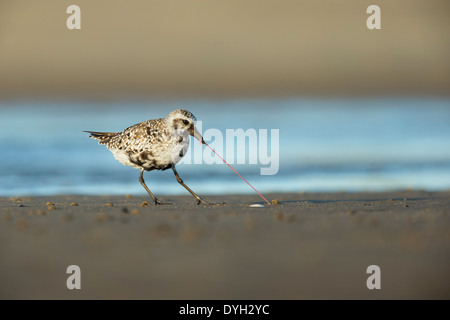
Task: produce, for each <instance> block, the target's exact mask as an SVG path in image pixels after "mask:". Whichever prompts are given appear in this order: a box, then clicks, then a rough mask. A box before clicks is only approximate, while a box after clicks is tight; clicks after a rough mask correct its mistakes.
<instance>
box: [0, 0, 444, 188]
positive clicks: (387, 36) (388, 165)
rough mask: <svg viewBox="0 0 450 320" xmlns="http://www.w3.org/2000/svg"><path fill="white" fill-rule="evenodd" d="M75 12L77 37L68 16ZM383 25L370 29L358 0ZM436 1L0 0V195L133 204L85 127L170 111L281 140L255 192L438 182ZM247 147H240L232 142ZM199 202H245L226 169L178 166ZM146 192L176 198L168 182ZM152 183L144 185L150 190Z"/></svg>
mask: <svg viewBox="0 0 450 320" xmlns="http://www.w3.org/2000/svg"><path fill="white" fill-rule="evenodd" d="M71 4H77V5H78V6H79V7H80V8H81V30H68V29H67V27H66V20H67V18H68V17H69V15H70V14H67V13H66V9H67V7H68V6H69V5H71ZM372 4H377V5H378V6H380V8H381V30H369V29H367V27H366V20H367V18H368V17H369V14H367V13H366V9H367V7H368V6H369V5H372ZM448 9H450V4H449V2H448V1H447V0H443V1H438V0H432V1H415V0H397V1H387V0H377V1H372V0H371V1H364V0H341V1H331V0H329V1H312V0H308V1H301V0H298V1H276V0H245V1H243V0H239V1H238V0H235V1H233V0H227V1H207V0H196V1H186V0H184V1H181V0H178V1H175V0H173V1H172V0H165V1H151V0H145V1H138V0H130V1H117V0H97V1H88V0H77V1H68V0H67V1H66V0H61V1H48V0H40V1H32V0H26V1H25V0H15V1H1V2H0V150H1V157H0V159H1V160H0V196H21V195H50V194H124V193H129V194H142V195H143V194H145V190H143V188H142V187H141V186H140V184H139V183H138V182H137V177H138V171H137V170H134V169H132V168H127V167H123V166H122V165H121V164H120V163H118V162H117V161H116V160H114V158H113V156H112V155H111V154H110V153H109V151H108V150H107V149H106V148H105V147H103V146H99V145H98V144H97V143H96V141H94V140H91V139H88V138H87V134H85V133H83V132H82V131H83V130H94V131H121V130H123V129H124V128H126V127H128V126H130V125H132V124H135V123H138V122H141V121H144V120H147V119H152V118H160V117H165V116H166V115H167V114H168V113H169V112H170V111H172V110H173V109H175V108H178V107H182V108H185V109H188V110H190V111H192V112H193V113H194V114H195V115H196V116H197V118H198V119H199V120H202V126H203V130H206V129H208V128H217V129H220V130H222V131H223V132H225V129H227V128H230V129H237V128H242V129H244V130H246V129H249V128H254V129H256V130H258V129H279V130H280V154H279V161H280V168H279V171H278V173H277V174H276V175H273V176H261V175H260V168H261V164H257V165H238V166H236V169H238V171H239V172H241V174H243V175H244V177H246V178H247V179H248V180H249V181H250V182H251V183H252V184H253V185H254V186H255V187H256V188H257V189H258V190H260V191H262V192H270V191H286V192H303V191H381V190H403V189H407V188H410V189H426V190H446V189H449V188H450V125H449V123H450V95H449V94H450V90H449V89H450V59H449V57H450V55H449V54H450V37H449V36H448V31H449V30H450V28H449V27H450V19H448V12H449V10H448ZM238 150H240V151H239V152H241V153H244V152H245V151H246V150H245V147H244V146H240V147H239V149H238ZM178 171H179V173H180V175H181V176H182V177H183V179H184V180H185V182H186V183H188V185H189V186H191V187H192V189H194V190H195V191H196V192H198V193H200V194H223V193H251V192H253V190H252V189H250V188H249V187H248V185H246V184H245V183H244V182H243V181H242V180H241V179H240V178H239V177H237V176H236V175H235V174H234V173H233V172H232V171H231V170H230V169H229V168H228V167H226V166H225V165H223V164H221V165H219V164H217V165H206V164H196V165H188V164H180V165H179V166H178ZM147 175H148V176H147V181H148V183H149V186H150V188H151V189H152V190H153V191H154V192H155V193H156V194H185V193H186V192H185V190H184V189H183V188H181V187H180V186H179V185H178V183H176V181H175V179H174V178H173V176H172V173H170V172H152V173H150V174H147ZM150 181H151V182H150Z"/></svg>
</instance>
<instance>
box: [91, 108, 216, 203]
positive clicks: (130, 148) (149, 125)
mask: <svg viewBox="0 0 450 320" xmlns="http://www.w3.org/2000/svg"><path fill="white" fill-rule="evenodd" d="M195 121H196V118H195V116H194V115H193V114H192V113H191V112H189V111H187V110H181V109H178V110H175V111H172V112H171V113H170V114H169V115H168V116H167V117H166V118H161V119H154V120H147V121H144V122H141V123H138V124H135V125H133V126H131V127H128V128H127V129H125V130H123V131H122V132H95V131H85V132H88V133H90V136H89V137H91V138H94V139H97V140H98V141H99V144H104V145H105V146H106V147H107V148H108V150H109V151H111V152H112V154H113V155H114V158H116V160H118V161H119V162H120V163H122V164H124V165H126V166H130V167H133V168H136V169H139V170H141V174H140V175H139V182H140V183H141V185H142V186H143V187H144V188H145V190H146V191H147V192H148V194H149V195H150V196H151V197H152V198H153V201H154V203H155V204H165V203H163V202H160V201H159V200H158V199H157V198H156V197H155V196H154V195H153V193H152V192H151V191H150V189H149V188H148V187H147V185H146V184H145V181H144V178H143V174H144V171H151V170H166V169H169V168H171V169H172V170H173V173H174V174H175V177H176V178H177V181H178V183H180V184H181V185H182V186H183V187H185V188H186V190H187V191H189V192H190V193H191V194H192V195H193V196H194V197H195V199H197V204H200V203H203V204H209V203H208V202H206V201H204V200H203V199H202V198H200V197H199V196H198V195H197V194H196V193H195V192H194V191H192V190H191V189H190V188H189V187H188V186H187V185H186V184H185V183H184V182H183V180H182V179H181V178H180V176H179V175H178V172H177V170H176V169H175V165H176V164H177V163H178V162H179V161H180V160H181V159H182V158H183V157H184V155H185V154H186V151H187V148H188V146H189V135H191V136H193V137H195V138H196V139H197V140H198V141H200V142H201V143H205V142H204V141H203V138H202V136H201V134H200V133H199V132H198V131H197V129H196V128H195Z"/></svg>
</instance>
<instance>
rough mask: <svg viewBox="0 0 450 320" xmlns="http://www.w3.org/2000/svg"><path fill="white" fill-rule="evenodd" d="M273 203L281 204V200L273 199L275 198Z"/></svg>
mask: <svg viewBox="0 0 450 320" xmlns="http://www.w3.org/2000/svg"><path fill="white" fill-rule="evenodd" d="M272 204H280V200H278V199H273V200H272Z"/></svg>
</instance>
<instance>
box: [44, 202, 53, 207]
mask: <svg viewBox="0 0 450 320" xmlns="http://www.w3.org/2000/svg"><path fill="white" fill-rule="evenodd" d="M45 205H46V206H53V205H54V203H51V202H50V201H48V202H47V203H46V204H45Z"/></svg>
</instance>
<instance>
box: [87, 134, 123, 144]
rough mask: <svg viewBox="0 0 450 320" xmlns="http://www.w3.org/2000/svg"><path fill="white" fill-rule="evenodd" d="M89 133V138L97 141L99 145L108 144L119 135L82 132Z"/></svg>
mask: <svg viewBox="0 0 450 320" xmlns="http://www.w3.org/2000/svg"><path fill="white" fill-rule="evenodd" d="M84 132H87V133H90V135H89V138H93V139H96V140H98V141H99V143H100V144H105V143H108V142H109V141H110V140H111V138H113V137H115V136H116V135H118V134H119V132H95V131H84Z"/></svg>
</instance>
